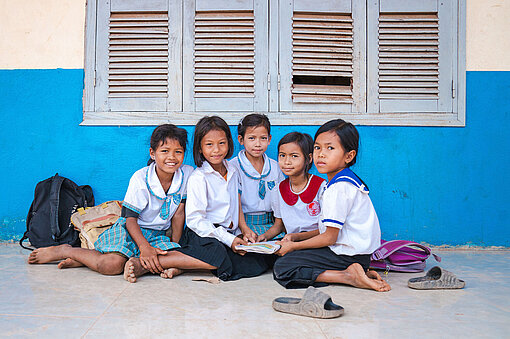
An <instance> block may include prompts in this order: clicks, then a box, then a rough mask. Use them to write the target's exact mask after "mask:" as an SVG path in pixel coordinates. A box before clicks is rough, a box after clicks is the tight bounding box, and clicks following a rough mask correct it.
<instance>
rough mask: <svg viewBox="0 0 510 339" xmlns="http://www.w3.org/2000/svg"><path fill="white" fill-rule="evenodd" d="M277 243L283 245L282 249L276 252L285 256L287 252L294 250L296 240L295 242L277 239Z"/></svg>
mask: <svg viewBox="0 0 510 339" xmlns="http://www.w3.org/2000/svg"><path fill="white" fill-rule="evenodd" d="M276 243H277V244H278V245H280V246H281V247H280V249H279V250H278V252H276V253H275V254H276V255H279V256H280V257H281V256H284V255H285V254H287V253H290V252H292V251H294V245H295V242H293V241H277V242H276Z"/></svg>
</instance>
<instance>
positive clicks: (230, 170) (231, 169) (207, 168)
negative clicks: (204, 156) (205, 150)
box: [199, 159, 236, 181]
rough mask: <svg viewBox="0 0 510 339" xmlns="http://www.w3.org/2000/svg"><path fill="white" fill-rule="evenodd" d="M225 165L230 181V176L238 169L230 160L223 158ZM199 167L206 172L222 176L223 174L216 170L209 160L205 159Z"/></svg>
mask: <svg viewBox="0 0 510 339" xmlns="http://www.w3.org/2000/svg"><path fill="white" fill-rule="evenodd" d="M223 165H225V167H226V168H227V181H229V180H230V178H232V176H233V175H234V173H235V170H236V169H235V167H234V166H229V164H228V161H227V160H225V159H223ZM199 168H200V170H201V171H202V172H203V173H205V174H214V175H218V176H219V177H221V174H219V173H218V172H216V170H215V169H214V168H213V167H212V166H211V164H210V163H209V162H208V161H207V160H204V162H203V163H202V166H201V167H199Z"/></svg>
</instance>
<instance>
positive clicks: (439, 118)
mask: <svg viewBox="0 0 510 339" xmlns="http://www.w3.org/2000/svg"><path fill="white" fill-rule="evenodd" d="M97 1H100V0H87V3H86V22H85V54H84V57H85V63H84V65H85V67H84V89H83V121H82V122H81V124H80V125H87V126H115V125H135V126H147V125H150V126H153V125H158V124H162V123H168V122H172V123H174V124H177V125H195V124H196V122H197V121H198V120H199V119H200V118H201V117H202V116H204V115H211V114H217V115H220V116H221V117H222V118H224V119H225V121H226V122H227V123H228V124H229V125H236V124H237V123H238V122H239V121H240V120H241V119H242V118H243V117H244V116H245V115H246V114H249V113H254V112H253V111H244V112H241V111H240V112H231V111H230V112H229V111H194V112H189V111H182V110H181V111H179V112H171V111H167V112H99V111H95V110H94V107H95V102H94V101H95V90H96V88H95V81H96V80H95V79H96V63H95V61H96V44H97V33H96V30H97ZM184 1H188V0H184ZM184 1H183V6H182V8H184ZM378 4H379V1H375V0H367V15H366V21H365V25H366V26H367V27H368V24H369V22H368V21H369V20H370V17H369V15H370V14H369V13H370V12H373V10H371V8H370V6H375V5H378ZM453 6H454V7H456V8H457V37H456V41H457V58H456V59H457V60H456V61H457V62H456V63H455V62H454V65H453V67H454V68H456V72H455V70H454V73H453V76H454V77H455V76H456V80H454V83H455V82H456V88H452V92H453V93H454V94H455V96H454V98H453V109H452V111H453V113H411V112H409V113H407V112H406V113H374V112H371V111H370V109H368V111H364V112H359V113H358V112H356V113H336V112H318V111H312V110H310V111H299V112H298V111H296V112H287V111H279V100H280V92H279V90H278V89H277V88H278V81H279V80H278V72H279V71H278V69H279V63H278V60H277V57H278V55H279V49H278V48H279V46H278V44H279V37H278V35H279V27H278V25H279V23H278V20H272V19H269V20H268V25H267V26H268V27H267V29H268V31H269V32H277V33H274V34H270V35H269V36H268V39H267V40H268V46H267V53H266V56H267V61H266V62H267V69H268V72H269V75H268V77H267V79H266V77H265V76H264V77H263V78H264V79H262V81H268V83H267V84H266V86H267V87H268V92H269V93H268V96H267V97H268V105H267V106H268V110H267V111H255V113H264V114H266V115H268V117H269V118H270V120H271V123H272V124H273V125H321V124H322V123H324V122H325V121H328V120H331V119H337V118H342V119H345V120H348V121H351V122H352V123H354V124H356V125H367V126H444V127H463V126H465V123H466V114H465V105H466V102H465V100H466V60H465V55H466V37H465V32H466V0H457V1H455V4H454V5H453ZM278 12H279V4H278V1H269V5H268V13H269V17H270V18H274V17H276V18H277V17H278ZM182 18H183V21H184V20H186V17H185V16H184V13H183V15H182ZM182 27H183V30H184V29H186V24H184V23H183V24H182ZM183 34H184V33H183ZM369 34H370V31H369V29H368V28H367V30H366V36H365V39H364V40H365V41H366V43H365V47H366V48H365V51H367V50H368V49H369V45H368V40H369V39H370V37H369ZM454 39H455V37H454ZM184 43H185V42H183V44H184ZM181 48H183V47H182V46H181ZM374 53H376V51H375V52H374V51H372V52H371V54H369V51H367V52H366V57H365V62H366V67H365V68H366V72H365V74H364V76H365V77H366V81H367V82H368V74H369V72H370V69H369V68H370V67H371V66H370V62H369V58H370V57H373V54H374ZM183 56H184V54H183ZM275 57H276V59H275ZM190 62H192V61H190V60H185V58H184V57H183V60H182V62H181V65H180V66H181V70H182V69H184V64H186V63H190ZM181 78H184V77H181ZM182 81H183V80H182ZM169 86H171V83H169ZM368 87H369V85H368V84H367V91H368ZM181 89H182V93H183V94H184V93H185V91H187V89H186V88H185V86H184V84H182V83H181ZM183 97H185V95H183ZM367 97H368V95H367ZM183 100H184V99H183ZM364 104H365V106H366V107H367V108H368V100H364ZM183 107H184V105H183Z"/></svg>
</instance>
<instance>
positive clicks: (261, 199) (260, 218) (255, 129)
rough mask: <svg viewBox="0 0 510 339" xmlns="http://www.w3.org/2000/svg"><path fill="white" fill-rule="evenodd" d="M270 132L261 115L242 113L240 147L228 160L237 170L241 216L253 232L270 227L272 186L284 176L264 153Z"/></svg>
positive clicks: (268, 124)
mask: <svg viewBox="0 0 510 339" xmlns="http://www.w3.org/2000/svg"><path fill="white" fill-rule="evenodd" d="M270 131H271V125H270V123H269V119H268V118H267V117H266V116H265V115H263V114H249V115H247V116H245V117H244V118H243V120H242V121H241V123H240V124H239V125H238V126H237V133H238V137H237V138H238V140H239V143H240V144H241V145H242V146H244V150H242V151H240V152H239V154H238V155H237V157H235V158H234V159H232V160H230V161H229V165H230V166H233V167H235V168H236V169H237V171H238V173H239V186H240V190H239V191H240V192H241V208H242V210H243V212H244V219H245V221H246V224H247V225H248V227H250V229H251V230H252V231H254V232H255V233H256V234H257V235H260V234H263V233H264V232H266V231H267V230H268V229H269V228H270V227H271V226H273V222H274V220H273V219H274V216H273V210H272V206H271V200H272V197H273V196H276V186H277V185H278V183H279V182H280V181H282V180H283V179H284V177H283V174H282V172H281V171H280V169H279V168H278V163H277V162H276V161H274V160H273V159H270V158H269V157H268V156H267V155H266V153H265V152H266V150H267V147H268V146H269V143H270V142H271V134H270ZM275 236H276V234H275ZM281 236H283V234H282V235H281ZM280 238H281V237H280Z"/></svg>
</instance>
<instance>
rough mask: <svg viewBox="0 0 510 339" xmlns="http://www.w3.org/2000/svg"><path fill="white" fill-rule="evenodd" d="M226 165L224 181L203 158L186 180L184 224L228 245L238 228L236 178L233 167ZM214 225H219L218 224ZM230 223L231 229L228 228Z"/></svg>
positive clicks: (203, 235) (236, 174) (200, 233)
mask: <svg viewBox="0 0 510 339" xmlns="http://www.w3.org/2000/svg"><path fill="white" fill-rule="evenodd" d="M223 163H224V164H225V166H226V167H227V171H228V172H227V180H225V178H223V177H222V176H221V174H219V173H218V172H216V171H215V170H214V169H213V168H212V167H211V165H210V164H209V163H208V162H207V161H204V163H203V164H202V167H198V168H197V169H195V171H194V172H193V173H192V174H191V176H190V178H189V180H188V192H187V193H188V195H187V199H186V225H187V226H188V227H189V228H190V229H191V230H193V231H194V232H195V233H196V234H198V235H199V236H201V237H211V238H215V239H218V240H219V241H221V242H222V243H224V244H225V245H227V246H231V245H232V242H233V241H234V239H235V237H236V235H238V234H240V233H241V231H240V230H239V227H238V226H239V179H238V177H237V176H238V173H237V170H236V169H235V167H233V166H230V165H229V164H228V162H227V161H226V160H224V161H223ZM214 224H217V225H220V226H219V227H216V226H214ZM230 224H232V228H229V226H230Z"/></svg>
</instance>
